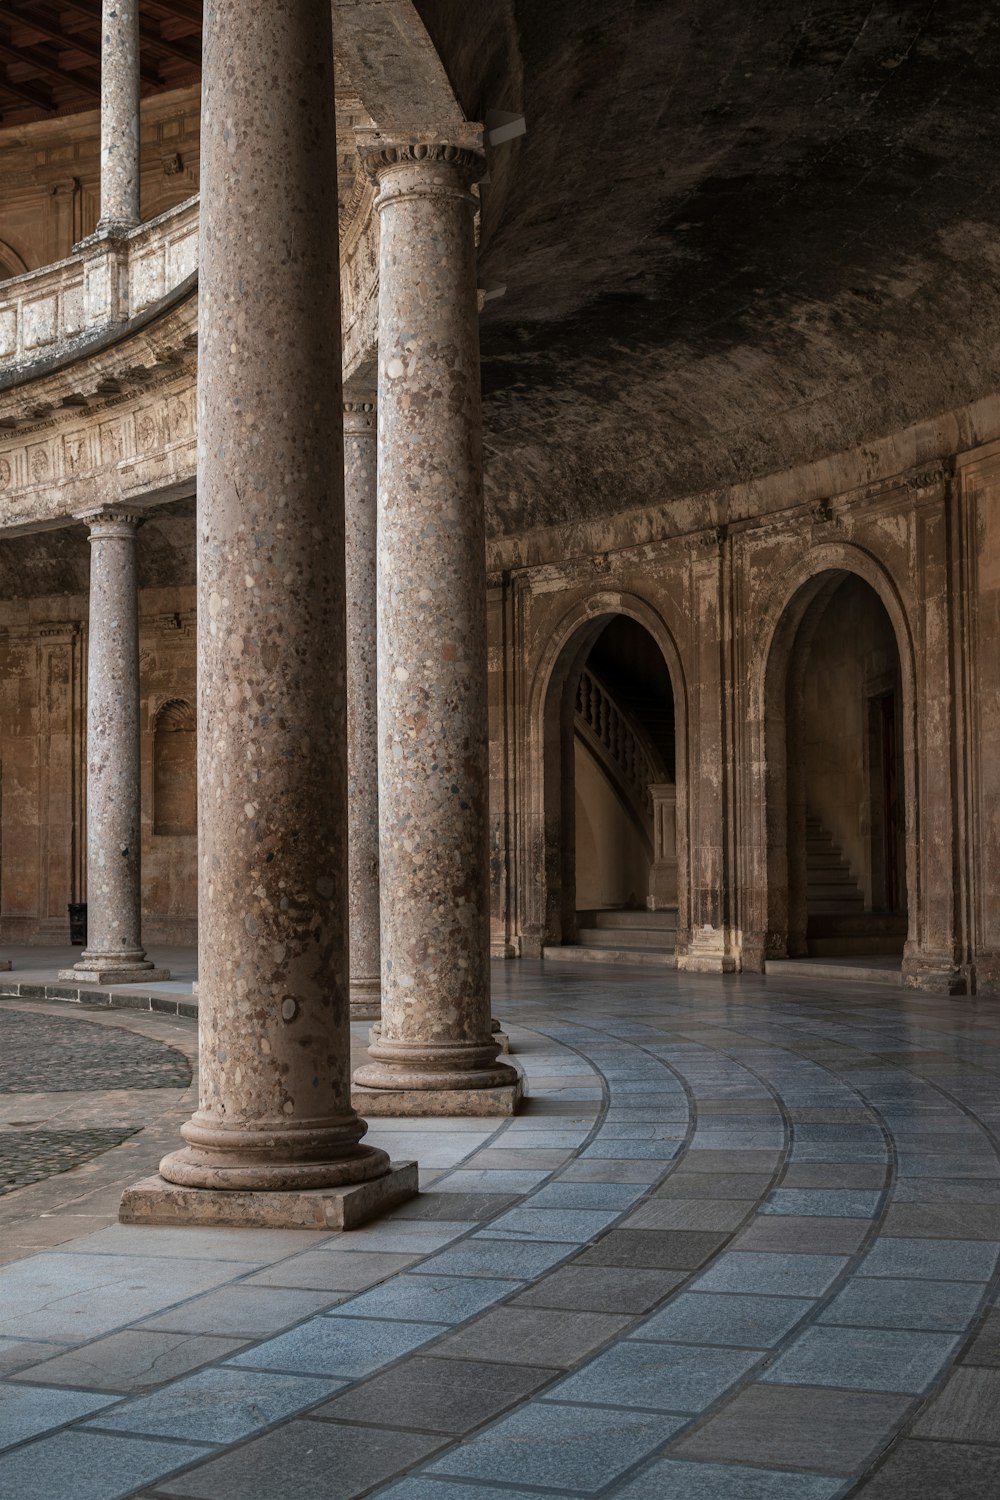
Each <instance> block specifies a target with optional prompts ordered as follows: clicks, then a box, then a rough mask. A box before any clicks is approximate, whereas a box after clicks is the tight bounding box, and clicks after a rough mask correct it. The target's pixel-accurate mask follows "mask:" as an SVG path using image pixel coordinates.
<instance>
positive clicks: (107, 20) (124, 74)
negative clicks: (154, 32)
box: [97, 0, 139, 234]
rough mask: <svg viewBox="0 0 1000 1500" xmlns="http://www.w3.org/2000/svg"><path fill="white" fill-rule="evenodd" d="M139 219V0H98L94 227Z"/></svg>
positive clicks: (129, 225) (109, 228) (122, 226)
mask: <svg viewBox="0 0 1000 1500" xmlns="http://www.w3.org/2000/svg"><path fill="white" fill-rule="evenodd" d="M138 223H139V0H103V7H102V15H101V218H100V223H99V224H98V226H97V228H98V232H101V231H104V232H105V233H112V234H113V233H115V232H116V231H117V232H119V233H120V232H122V231H124V230H127V229H134V228H135V226H136V225H137V224H138Z"/></svg>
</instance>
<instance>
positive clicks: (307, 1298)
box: [142, 1286, 342, 1338]
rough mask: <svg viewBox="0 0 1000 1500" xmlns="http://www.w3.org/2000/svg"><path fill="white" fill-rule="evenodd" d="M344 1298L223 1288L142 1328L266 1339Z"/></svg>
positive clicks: (293, 1290)
mask: <svg viewBox="0 0 1000 1500" xmlns="http://www.w3.org/2000/svg"><path fill="white" fill-rule="evenodd" d="M341 1295H342V1294H338V1293H335V1292H316V1291H305V1290H303V1289H301V1288H290V1287H264V1286H223V1287H219V1288H218V1290H217V1291H214V1292H206V1293H205V1295H204V1296H202V1297H195V1298H194V1299H193V1300H192V1301H190V1302H182V1303H181V1304H180V1305H179V1306H178V1307H172V1308H170V1310H169V1311H168V1312H164V1313H158V1314H157V1316H156V1317H155V1318H147V1319H146V1321H145V1322H144V1323H143V1324H142V1327H143V1328H153V1329H159V1330H162V1331H165V1332H169V1333H218V1334H228V1335H229V1336H230V1337H233V1338H239V1337H245V1338H252V1337H254V1336H257V1337H258V1338H262V1337H263V1336H264V1335H265V1334H268V1333H276V1332H277V1331H278V1329H279V1328H289V1327H291V1325H292V1324H293V1323H300V1322H301V1321H302V1319H303V1318H308V1317H311V1316H312V1315H313V1314H314V1313H318V1312H322V1311H323V1309H324V1308H327V1307H332V1306H334V1305H335V1304H336V1302H337V1301H338V1300H339V1297H340V1296H341Z"/></svg>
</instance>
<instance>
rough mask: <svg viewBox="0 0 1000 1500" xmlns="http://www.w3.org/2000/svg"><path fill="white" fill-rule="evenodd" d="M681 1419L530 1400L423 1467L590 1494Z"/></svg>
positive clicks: (659, 1442)
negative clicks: (458, 1446)
mask: <svg viewBox="0 0 1000 1500" xmlns="http://www.w3.org/2000/svg"><path fill="white" fill-rule="evenodd" d="M683 1420H684V1419H683V1418H679V1417H668V1416H662V1415H660V1414H659V1413H652V1412H634V1411H617V1410H616V1411H606V1410H601V1409H600V1408H597V1407H577V1406H554V1405H550V1404H547V1403H546V1404H543V1403H540V1402H532V1403H531V1404H529V1405H527V1406H524V1407H522V1408H521V1409H520V1410H519V1411H516V1412H514V1413H512V1415H511V1416H509V1417H504V1418H502V1419H501V1420H500V1421H499V1422H497V1423H496V1424H495V1425H494V1426H493V1427H490V1428H488V1429H487V1430H486V1431H485V1432H483V1433H481V1434H480V1435H479V1436H477V1437H474V1438H472V1439H471V1440H470V1441H469V1442H467V1443H464V1444H463V1445H462V1446H461V1447H460V1448H454V1449H452V1450H451V1452H449V1453H446V1454H444V1455H443V1457H441V1458H439V1459H437V1460H436V1461H435V1462H434V1463H432V1464H431V1465H430V1468H429V1472H430V1473H431V1474H450V1475H454V1476H456V1477H458V1478H469V1479H483V1480H487V1481H493V1482H499V1483H505V1484H518V1485H528V1486H533V1485H538V1486H539V1487H541V1488H543V1489H545V1488H550V1489H551V1488H555V1489H570V1490H582V1491H583V1492H584V1493H585V1494H593V1493H594V1492H595V1491H597V1490H601V1489H604V1487H605V1486H606V1485H608V1484H609V1483H610V1482H611V1481H612V1480H613V1479H615V1478H616V1477H617V1475H619V1474H621V1473H623V1472H624V1471H625V1470H626V1469H629V1468H631V1467H632V1465H633V1464H634V1463H637V1462H638V1461H639V1460H640V1459H642V1458H645V1456H646V1455H647V1454H649V1453H653V1452H655V1450H656V1449H657V1448H659V1447H661V1446H662V1444H663V1443H665V1442H666V1441H667V1440H668V1439H669V1438H670V1437H671V1436H672V1435H673V1434H674V1433H675V1432H676V1431H677V1428H678V1427H679V1426H681V1425H682V1423H683Z"/></svg>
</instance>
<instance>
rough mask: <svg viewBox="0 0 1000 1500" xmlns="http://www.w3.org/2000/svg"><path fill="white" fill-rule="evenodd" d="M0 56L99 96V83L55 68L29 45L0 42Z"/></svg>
mask: <svg viewBox="0 0 1000 1500" xmlns="http://www.w3.org/2000/svg"><path fill="white" fill-rule="evenodd" d="M0 57H6V58H9V59H10V61H11V62H15V63H22V64H23V65H24V67H26V68H32V69H33V70H34V71H35V72H36V73H41V74H42V75H43V77H45V78H54V79H55V80H56V81H57V82H58V83H68V84H69V85H70V87H71V88H77V89H80V90H82V92H83V93H85V94H95V95H96V96H97V98H100V97H101V85H100V84H99V83H92V82H91V80H90V79H89V78H83V77H82V76H81V75H80V74H79V73H68V72H66V71H65V69H63V68H57V67H56V65H55V63H50V62H49V61H48V59H47V58H44V57H39V56H38V53H37V52H35V51H34V49H33V48H31V47H11V46H10V45H9V44H8V43H6V42H0Z"/></svg>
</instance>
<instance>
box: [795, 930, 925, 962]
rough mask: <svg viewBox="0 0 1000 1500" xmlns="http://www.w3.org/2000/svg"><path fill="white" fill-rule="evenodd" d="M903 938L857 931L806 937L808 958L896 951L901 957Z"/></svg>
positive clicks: (847, 956) (846, 956)
mask: <svg viewBox="0 0 1000 1500" xmlns="http://www.w3.org/2000/svg"><path fill="white" fill-rule="evenodd" d="M904 941H905V938H903V937H899V936H897V935H896V934H895V933H891V932H888V933H877V932H875V933H871V932H869V933H858V934H857V935H856V936H854V937H850V936H847V937H825V938H824V937H817V938H813V937H807V938H806V947H807V948H808V950H809V956H810V958H853V957H855V956H856V955H857V954H865V953H898V954H899V957H900V959H902V957H903V943H904Z"/></svg>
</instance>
